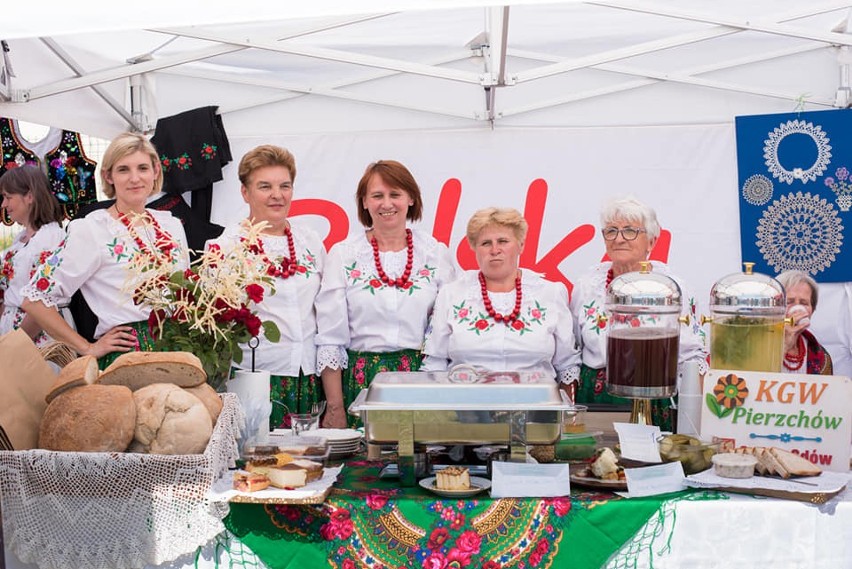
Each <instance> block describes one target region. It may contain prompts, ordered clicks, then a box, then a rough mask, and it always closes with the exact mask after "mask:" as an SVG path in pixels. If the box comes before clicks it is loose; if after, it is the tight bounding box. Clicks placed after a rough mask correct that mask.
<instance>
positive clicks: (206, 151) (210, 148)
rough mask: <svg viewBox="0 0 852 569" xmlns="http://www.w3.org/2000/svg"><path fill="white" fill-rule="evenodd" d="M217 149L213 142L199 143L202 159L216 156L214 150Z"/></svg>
mask: <svg viewBox="0 0 852 569" xmlns="http://www.w3.org/2000/svg"><path fill="white" fill-rule="evenodd" d="M218 149H219V147H218V146H216V145H215V144H210V143H208V142H204V143H202V144H201V157H202V158H203V159H204V160H213V159H214V158H216V151H217V150H218Z"/></svg>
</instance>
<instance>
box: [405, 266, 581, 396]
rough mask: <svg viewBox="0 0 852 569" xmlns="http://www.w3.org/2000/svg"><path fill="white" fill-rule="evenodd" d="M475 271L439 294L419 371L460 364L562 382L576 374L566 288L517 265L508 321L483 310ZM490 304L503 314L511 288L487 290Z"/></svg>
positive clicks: (576, 354)
mask: <svg viewBox="0 0 852 569" xmlns="http://www.w3.org/2000/svg"><path fill="white" fill-rule="evenodd" d="M478 276H479V271H467V272H466V273H464V274H463V275H462V277H461V278H459V279H458V280H457V281H455V282H453V283H451V284H450V285H448V286H446V287H444V289H442V290H441V292H440V293H439V294H438V300H437V301H436V303H435V311H434V314H433V315H432V321H431V324H430V326H429V332H428V334H427V335H426V345H425V347H424V349H423V353H424V354H425V356H426V358H425V361H424V362H423V367H422V368H421V370H424V371H441V370H446V369H449V368H451V367H453V366H455V365H459V364H465V365H472V366H474V367H477V368H481V369H485V370H489V371H528V372H533V373H534V372H539V373H543V374H546V375H547V376H548V377H552V378H555V379H558V380H559V381H562V382H571V381H575V380H576V379H577V378H578V377H579V375H578V373H579V368H580V352H579V351H578V350H577V348H576V347H575V342H574V332H573V326H574V323H573V318H572V316H571V312H570V310H569V308H568V292H567V290H566V289H565V287H564V286H563V285H562V284H560V283H555V282H550V281H547V280H545V279H544V278H543V277H542V276H541V275H539V274H538V273H534V272H531V271H528V270H525V269H522V270H521V291H522V301H521V312H520V315H519V317H518V319H517V320H516V321H514V322H512V324H510V325H506V324H504V323H501V322H495V321H494V319H493V318H490V317H489V316H488V314H487V312H486V310H485V305H484V303H483V301H482V292H481V288H480V284H479V278H478ZM489 298H490V299H491V303H492V305H493V306H494V309H495V310H496V311H497V312H498V313H500V314H508V313H510V312H511V311H512V309H513V307H514V304H515V292H514V291H511V292H506V293H489Z"/></svg>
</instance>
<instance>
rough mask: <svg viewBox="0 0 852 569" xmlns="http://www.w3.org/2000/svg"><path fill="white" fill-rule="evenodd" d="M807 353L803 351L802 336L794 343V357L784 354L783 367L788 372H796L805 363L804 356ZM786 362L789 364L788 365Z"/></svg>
mask: <svg viewBox="0 0 852 569" xmlns="http://www.w3.org/2000/svg"><path fill="white" fill-rule="evenodd" d="M806 353H807V351H806V350H805V339H804V338H803V337H802V336H799V340H798V341H797V342H796V355H794V356H791V355H790V353H789V352H787V353H786V354H784V367H785V368H787V369H788V370H790V371H796V370H798V369H800V368H801V367H802V365H803V364H804V363H805V355H806ZM787 362H790V363H789V364H788V363H787Z"/></svg>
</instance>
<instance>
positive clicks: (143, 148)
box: [101, 132, 163, 198]
mask: <svg viewBox="0 0 852 569" xmlns="http://www.w3.org/2000/svg"><path fill="white" fill-rule="evenodd" d="M134 152H143V153H145V154H147V155H148V156H149V157H150V158H151V166H153V167H154V168H156V169H157V170H158V174H157V177H156V178H155V179H154V188H153V189H152V190H151V194H150V195H152V196H153V195H154V194H157V193H160V190H162V189H163V168H162V167H161V166H160V157H159V155H158V154H157V149H156V148H154V145H153V144H151V141H150V140H148V139H147V138H145V136H144V135H142V134H139V133H138V132H124V133H121V134H119V135H118V136H116V137H115V138H114V139H112V142H110V143H109V146H108V147H107V149H106V152H104V157H103V158H102V159H101V183H102V184H103V190H104V195H105V196H106V197H108V198H114V197H115V185H113V184H112V183H111V182H109V180H107V175H109V174H110V173H111V172H112V168H113V166H115V163H116V162H118V161H119V160H121V159H122V158H124V157H125V156H129V155H131V154H133V153H134Z"/></svg>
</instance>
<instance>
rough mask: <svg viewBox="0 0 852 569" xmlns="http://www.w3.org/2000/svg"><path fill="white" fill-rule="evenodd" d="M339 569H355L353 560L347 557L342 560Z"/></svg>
mask: <svg viewBox="0 0 852 569" xmlns="http://www.w3.org/2000/svg"><path fill="white" fill-rule="evenodd" d="M341 569H355V562H354V561H352V560H351V559H349V558H348V557H347V558H346V559H344V560H343V565H341Z"/></svg>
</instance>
